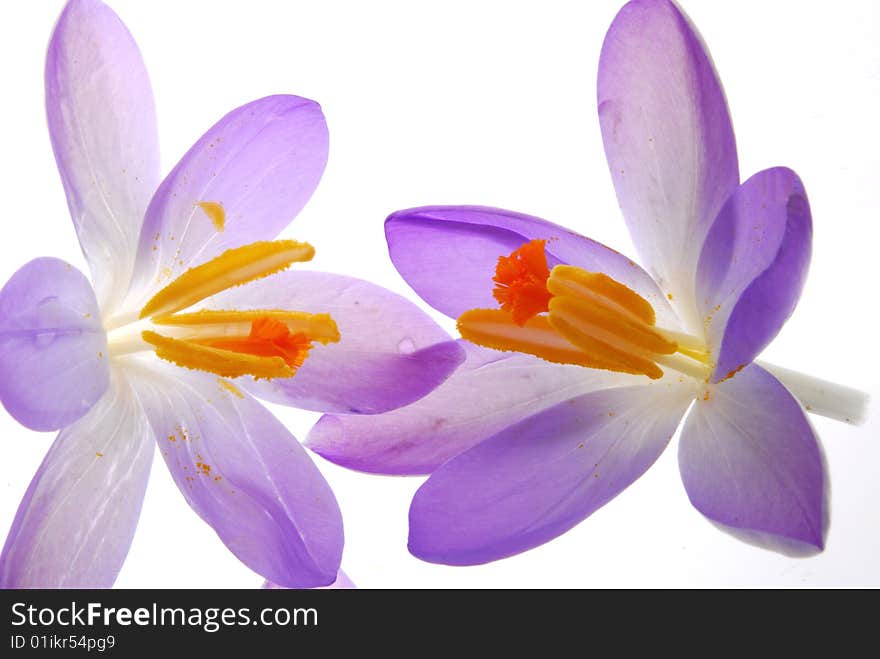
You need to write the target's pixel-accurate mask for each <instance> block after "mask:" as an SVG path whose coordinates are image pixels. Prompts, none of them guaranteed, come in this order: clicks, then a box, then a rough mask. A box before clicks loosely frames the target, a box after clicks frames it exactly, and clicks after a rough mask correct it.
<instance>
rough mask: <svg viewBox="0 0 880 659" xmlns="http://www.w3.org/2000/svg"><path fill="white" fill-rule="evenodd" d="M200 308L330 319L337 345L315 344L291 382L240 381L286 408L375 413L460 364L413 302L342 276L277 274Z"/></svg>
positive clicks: (457, 351) (454, 349)
mask: <svg viewBox="0 0 880 659" xmlns="http://www.w3.org/2000/svg"><path fill="white" fill-rule="evenodd" d="M206 306H207V307H213V308H217V309H295V310H299V311H307V312H309V313H329V314H330V315H331V316H332V317H333V320H335V321H336V325H337V327H338V328H339V333H340V335H341V337H342V338H341V340H340V341H339V342H338V343H330V344H327V345H321V344H315V346H314V347H313V348H312V349H311V351H310V352H309V356H308V358H307V359H306V361H305V364H303V366H302V367H301V368H300V369H299V370H298V371H297V373H296V375H295V376H294V377H292V378H287V379H282V380H271V381H267V380H257V381H252V380H250V381H245V383H244V386H246V387H247V388H248V390H249V391H251V392H252V393H254V394H256V395H258V396H260V397H261V398H264V399H266V400H269V401H272V402H275V403H281V404H284V405H293V406H295V407H301V408H305V409H310V410H317V411H319V412H342V413H359V414H378V413H381V412H386V411H388V410H392V409H395V408H397V407H400V406H402V405H408V404H409V403H411V402H413V401H416V400H418V399H419V398H421V397H422V396H424V395H425V394H427V393H428V392H430V391H431V390H433V389H434V388H435V387H436V386H437V385H439V384H440V383H441V382H443V381H444V380H445V379H446V378H447V377H448V376H449V374H450V373H452V371H453V370H455V368H456V367H457V366H458V365H459V364H461V362H462V361H464V353H463V351H462V350H461V348H459V347H458V344H457V343H456V342H455V341H452V340H451V339H450V338H449V335H448V334H446V332H444V331H443V330H442V329H441V328H440V327H439V326H438V325H437V324H436V323H435V322H434V321H433V320H431V318H430V317H428V315H427V314H425V313H424V312H423V311H422V310H421V309H419V308H418V307H417V306H416V305H414V304H413V303H412V302H410V301H409V300H407V299H405V298H403V297H401V296H400V295H397V294H396V293H392V292H391V291H389V290H387V289H385V288H382V287H380V286H376V285H375V284H371V283H369V282H366V281H363V280H361V279H354V278H352V277H345V276H343V275H334V274H328V273H324V272H303V271H299V270H291V271H287V272H282V273H279V274H277V275H273V276H271V277H266V278H265V279H260V280H257V281H255V282H252V283H250V284H248V285H246V286H240V287H238V288H233V289H230V290H228V291H225V292H223V293H220V294H219V295H216V296H214V297H213V298H211V299H210V300H208V301H207V302H206Z"/></svg>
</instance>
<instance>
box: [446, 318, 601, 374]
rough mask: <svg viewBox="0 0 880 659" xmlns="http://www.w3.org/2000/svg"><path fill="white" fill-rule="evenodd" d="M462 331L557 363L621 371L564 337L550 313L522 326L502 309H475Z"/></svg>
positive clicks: (488, 344)
mask: <svg viewBox="0 0 880 659" xmlns="http://www.w3.org/2000/svg"><path fill="white" fill-rule="evenodd" d="M458 331H459V332H460V333H461V336H462V338H463V339H466V340H468V341H470V342H471V343H476V344H478V345H481V346H485V347H486V348H493V349H495V350H502V351H505V352H524V353H526V354H529V355H534V356H535V357H540V358H541V359H544V360H546V361H548V362H554V363H556V364H576V365H578V366H588V367H590V368H604V369H610V370H617V369H612V368H611V367H612V366H614V364H612V363H611V362H609V361H608V360H605V359H603V358H602V357H600V356H597V355H595V354H587V353H584V352H583V351H582V350H580V349H578V348H577V347H576V346H574V345H572V344H571V343H570V342H569V341H567V340H566V339H565V338H564V337H562V336H560V335H559V333H558V332H557V331H556V330H555V329H554V328H553V326H552V325H550V321H549V320H548V319H547V316H533V317H532V318H529V319H528V320H527V321H526V322H525V324H524V325H520V324H519V323H516V322H514V320H513V316H512V314H510V313H508V312H506V311H502V310H501V309H471V310H470V311H465V312H464V313H463V314H462V315H461V316H460V317H459V319H458Z"/></svg>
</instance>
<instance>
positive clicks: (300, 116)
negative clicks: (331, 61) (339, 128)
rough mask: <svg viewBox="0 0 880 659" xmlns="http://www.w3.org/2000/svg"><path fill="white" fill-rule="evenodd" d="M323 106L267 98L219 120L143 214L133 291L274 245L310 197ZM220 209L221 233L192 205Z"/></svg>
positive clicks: (324, 145)
mask: <svg viewBox="0 0 880 659" xmlns="http://www.w3.org/2000/svg"><path fill="white" fill-rule="evenodd" d="M328 140H329V138H328V134H327V124H326V123H325V121H324V114H323V112H321V106H320V105H318V104H317V103H315V102H314V101H310V100H308V99H305V98H300V97H298V96H269V97H267V98H262V99H260V100H257V101H253V102H252V103H248V104H247V105H244V106H242V107H240V108H237V109H235V110H233V111H232V112H230V113H229V114H227V115H226V116H225V117H223V118H222V119H221V120H220V121H218V122H217V123H216V124H215V125H214V126H213V127H212V128H211V129H210V130H208V132H207V133H205V135H204V136H202V138H201V139H200V140H199V141H198V142H196V143H195V145H194V146H193V147H192V148H191V149H190V150H189V151H188V152H187V154H186V155H185V156H184V157H183V158H182V159H181V161H180V162H179V163H178V165H177V166H176V167H175V168H174V169H173V170H172V171H171V173H170V174H169V175H168V176H167V177H166V178H165V180H164V181H163V182H162V185H161V186H160V187H159V189H158V190H157V191H156V194H155V196H154V197H153V199H152V201H151V202H150V206H149V208H148V209H147V215H146V218H145V220H144V227H143V231H142V232H141V235H140V244H139V245H138V253H137V264H136V269H135V282H134V283H133V290H138V289H139V288H140V287H141V286H146V287H148V288H147V290H148V291H151V290H154V289H155V286H156V282H157V278H158V280H159V282H160V283H166V282H167V280H168V279H170V278H172V277H175V276H177V275H179V274H181V273H182V272H183V271H185V270H187V269H189V268H191V267H193V266H196V265H198V264H200V263H203V262H205V261H207V260H209V259H211V258H213V257H215V256H217V255H219V254H220V253H222V252H223V251H225V250H227V249H229V248H231V247H238V246H240V245H243V244H246V243H251V242H254V241H258V240H271V239H272V238H274V237H275V236H276V235H278V233H279V232H280V231H281V230H282V229H283V228H284V227H286V226H287V225H288V224H290V222H291V220H293V218H294V217H296V215H297V213H299V212H300V210H301V209H302V207H303V206H305V204H306V202H307V201H308V200H309V197H311V196H312V193H313V192H314V191H315V188H316V187H317V185H318V181H319V180H320V178H321V174H322V173H323V172H324V166H325V165H326V163H327V150H328ZM200 202H215V203H219V204H221V205H222V206H223V209H224V218H225V219H224V223H223V226H222V229H220V228H218V226H216V225H215V223H214V221H213V220H212V219H211V218H210V217H209V216H208V214H207V213H206V212H205V211H204V210H202V208H201V207H199V206H197V204H198V203H200Z"/></svg>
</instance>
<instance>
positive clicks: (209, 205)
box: [196, 201, 226, 231]
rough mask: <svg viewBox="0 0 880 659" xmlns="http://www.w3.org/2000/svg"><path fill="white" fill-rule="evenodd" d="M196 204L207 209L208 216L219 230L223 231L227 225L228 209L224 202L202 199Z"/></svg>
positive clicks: (204, 209)
mask: <svg viewBox="0 0 880 659" xmlns="http://www.w3.org/2000/svg"><path fill="white" fill-rule="evenodd" d="M196 206H198V207H199V208H201V209H202V210H203V211H205V215H207V216H208V219H209V220H211V224H213V225H214V228H215V229H217V231H223V229H224V228H225V227H226V211H225V210H224V208H223V204H220V203H218V202H216V201H200V202H199V203H197V204H196Z"/></svg>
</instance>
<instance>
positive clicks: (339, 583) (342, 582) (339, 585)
mask: <svg viewBox="0 0 880 659" xmlns="http://www.w3.org/2000/svg"><path fill="white" fill-rule="evenodd" d="M263 588H264V589H266V590H284V586H279V585H278V584H277V583H272V582H271V581H265V582H263ZM355 588H357V586H355V585H354V582H353V581H352V580H351V579H349V578H348V575H347V574H345V572H343V571H342V570H339V575H338V576H337V577H336V581H334V582H333V583H331V584H330V585H329V586H318V588H317V590H351V589H355Z"/></svg>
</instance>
